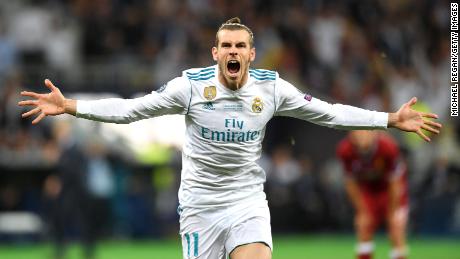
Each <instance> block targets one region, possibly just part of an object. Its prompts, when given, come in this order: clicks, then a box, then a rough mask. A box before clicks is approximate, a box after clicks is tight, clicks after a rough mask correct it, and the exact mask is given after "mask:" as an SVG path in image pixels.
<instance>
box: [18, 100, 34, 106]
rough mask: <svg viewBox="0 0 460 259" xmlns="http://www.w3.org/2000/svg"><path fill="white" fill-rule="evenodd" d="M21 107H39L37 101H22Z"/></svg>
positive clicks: (19, 103)
mask: <svg viewBox="0 0 460 259" xmlns="http://www.w3.org/2000/svg"><path fill="white" fill-rule="evenodd" d="M18 105H19V106H37V105H38V101H37V100H25V101H20V102H18Z"/></svg>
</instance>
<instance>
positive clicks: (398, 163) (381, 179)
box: [337, 134, 407, 196]
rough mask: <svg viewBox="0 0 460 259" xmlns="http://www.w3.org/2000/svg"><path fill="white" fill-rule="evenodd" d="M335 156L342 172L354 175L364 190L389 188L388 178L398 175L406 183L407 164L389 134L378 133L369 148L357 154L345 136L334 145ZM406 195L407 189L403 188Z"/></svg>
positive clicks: (368, 191)
mask: <svg viewBox="0 0 460 259" xmlns="http://www.w3.org/2000/svg"><path fill="white" fill-rule="evenodd" d="M337 156H338V158H339V159H340V160H341V161H342V164H343V166H344V169H345V173H346V175H347V176H348V177H352V178H354V179H355V180H356V181H357V183H358V186H359V188H360V189H361V190H362V191H365V192H367V193H377V192H382V191H387V190H388V182H389V181H390V179H392V178H393V177H398V178H400V179H401V180H402V181H403V182H404V186H405V188H407V187H406V186H407V184H406V167H405V164H404V163H403V162H402V160H401V158H400V152H399V148H398V145H397V144H396V142H395V141H394V140H393V139H392V138H391V137H390V136H388V135H385V134H378V135H377V139H376V141H375V142H374V145H373V146H372V147H371V149H370V151H369V152H367V153H365V154H360V153H359V152H358V150H357V149H356V148H355V147H354V146H353V144H352V143H351V142H350V140H349V139H348V138H345V139H343V140H342V141H341V142H340V143H339V144H338V146H337ZM403 193H404V195H403V196H406V195H407V189H406V190H405V191H404V192H403Z"/></svg>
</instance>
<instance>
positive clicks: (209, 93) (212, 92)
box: [203, 85, 217, 101]
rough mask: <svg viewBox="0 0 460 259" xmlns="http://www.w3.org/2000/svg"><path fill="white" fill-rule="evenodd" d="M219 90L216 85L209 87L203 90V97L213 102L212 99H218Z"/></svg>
mask: <svg viewBox="0 0 460 259" xmlns="http://www.w3.org/2000/svg"><path fill="white" fill-rule="evenodd" d="M216 94H217V90H216V87H215V86H214V85H211V86H207V87H205V88H204V90H203V96H204V98H206V100H209V101H211V100H212V99H214V98H216Z"/></svg>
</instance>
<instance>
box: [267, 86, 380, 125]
mask: <svg viewBox="0 0 460 259" xmlns="http://www.w3.org/2000/svg"><path fill="white" fill-rule="evenodd" d="M275 102H276V111H275V116H288V117H294V118H298V119H302V120H306V121H310V122H312V123H315V124H318V125H321V126H327V127H331V128H339V129H386V128H387V124H388V113H385V112H377V111H370V110H365V109H361V108H357V107H353V106H349V105H343V104H329V103H327V102H324V101H321V100H319V99H317V98H314V97H311V96H310V95H306V94H304V93H302V92H300V91H299V90H298V89H297V88H295V87H294V86H293V85H292V84H290V83H289V82H287V81H285V80H283V79H281V78H279V77H278V78H277V82H276V86H275Z"/></svg>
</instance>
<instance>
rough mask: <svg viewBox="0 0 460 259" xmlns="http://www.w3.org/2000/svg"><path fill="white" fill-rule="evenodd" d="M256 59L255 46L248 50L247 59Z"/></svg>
mask: <svg viewBox="0 0 460 259" xmlns="http://www.w3.org/2000/svg"><path fill="white" fill-rule="evenodd" d="M255 59H256V48H251V50H250V51H249V60H250V61H251V62H253V61H254V60H255Z"/></svg>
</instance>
